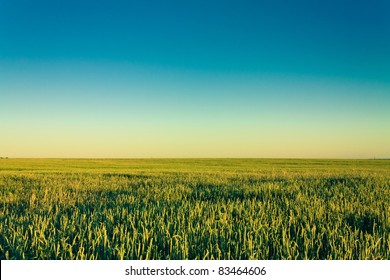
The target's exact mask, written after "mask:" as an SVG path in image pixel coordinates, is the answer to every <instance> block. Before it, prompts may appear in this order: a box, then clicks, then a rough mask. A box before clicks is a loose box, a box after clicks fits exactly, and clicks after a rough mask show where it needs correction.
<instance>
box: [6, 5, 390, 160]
mask: <svg viewBox="0 0 390 280" xmlns="http://www.w3.org/2000/svg"><path fill="white" fill-rule="evenodd" d="M0 156H3V157H5V156H7V157H65V158H67V157H76V158H79V157H80V158H83V157H87V158H105V157H108V158H117V157H118V158H134V157H137V158H138V157H141V158H150V157H154V158H161V157H162V158H165V157H181V158H183V157H256V158H390V2H389V1H387V0H373V1H361V0H354V1H352V0H345V1H342V0H337V1H336V0H327V1H309V0H298V1H288V0H284V1H282V0H276V1H261V0H258V1H249V0H240V1H229V0H225V1H213V0H207V1H204V0H197V1H178V0H176V1H172V0H161V1H157V0H156V1H151V0H144V1H116V0H112V1H101V0H94V1H82V0H78V1H74V0H67V1H42V0H35V1H31V0H30V1H27V0H25V1H22V0H0Z"/></svg>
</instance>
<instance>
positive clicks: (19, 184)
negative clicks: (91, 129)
mask: <svg viewBox="0 0 390 280" xmlns="http://www.w3.org/2000/svg"><path fill="white" fill-rule="evenodd" d="M0 188H1V194H0V207H1V208H0V209H1V210H0V220H1V223H0V254H1V255H0V256H1V259H224V260H228V259H390V161H388V160H365V161H364V160H287V159H286V160H283V159H278V160H277V159H131V160H130V159H129V160H128V159H113V160H108V159H107V160H97V159H90V160H88V159H0Z"/></svg>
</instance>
